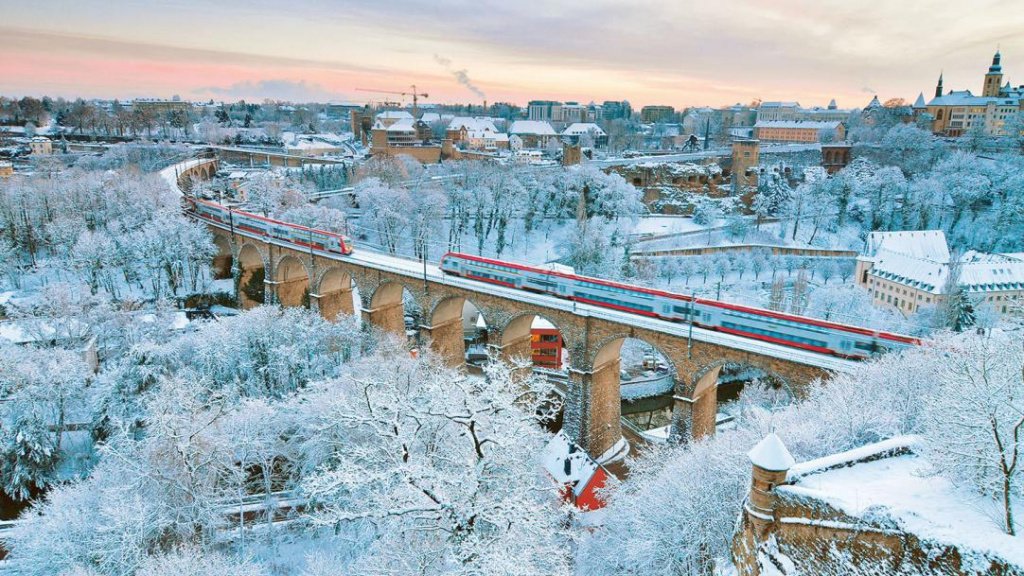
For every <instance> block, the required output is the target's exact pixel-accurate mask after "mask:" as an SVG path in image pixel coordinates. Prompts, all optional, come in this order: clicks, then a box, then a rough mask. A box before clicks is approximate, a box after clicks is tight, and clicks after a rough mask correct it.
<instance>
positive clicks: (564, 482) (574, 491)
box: [541, 432, 610, 511]
mask: <svg viewBox="0 0 1024 576" xmlns="http://www.w3.org/2000/svg"><path fill="white" fill-rule="evenodd" d="M541 462H543V465H544V469H545V470H546V471H547V473H548V474H549V475H550V476H551V478H552V479H553V480H554V481H555V482H557V483H558V485H559V486H560V487H561V489H560V492H561V494H562V498H564V499H565V501H566V502H569V503H571V504H573V505H574V506H576V507H577V508H579V509H580V510H583V511H588V510H599V509H601V508H604V506H605V501H604V500H602V499H601V498H600V497H599V496H598V491H599V490H600V489H601V488H604V486H605V484H606V483H607V482H608V477H609V475H610V474H609V472H608V470H606V469H605V468H604V466H601V465H600V464H598V463H597V462H595V461H594V459H593V458H591V457H590V456H589V455H588V454H587V452H586V451H585V450H583V449H582V448H580V447H579V446H577V445H576V444H575V443H574V442H572V441H571V440H569V438H567V437H566V436H565V434H563V433H562V432H559V433H558V434H555V436H554V438H552V439H551V442H549V443H548V445H547V446H546V447H545V448H544V453H543V454H542V455H541Z"/></svg>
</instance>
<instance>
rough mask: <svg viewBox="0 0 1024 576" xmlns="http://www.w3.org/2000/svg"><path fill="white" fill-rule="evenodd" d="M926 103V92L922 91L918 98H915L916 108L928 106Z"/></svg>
mask: <svg viewBox="0 0 1024 576" xmlns="http://www.w3.org/2000/svg"><path fill="white" fill-rule="evenodd" d="M926 107H927V106H926V105H925V103H924V92H920V93H918V95H917V100H914V108H926Z"/></svg>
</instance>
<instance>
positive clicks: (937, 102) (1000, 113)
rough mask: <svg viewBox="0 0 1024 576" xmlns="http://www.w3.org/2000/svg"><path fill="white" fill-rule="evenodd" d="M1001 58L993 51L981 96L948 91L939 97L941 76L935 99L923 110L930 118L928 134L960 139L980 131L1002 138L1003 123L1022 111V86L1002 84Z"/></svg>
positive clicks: (1023, 105) (1004, 133)
mask: <svg viewBox="0 0 1024 576" xmlns="http://www.w3.org/2000/svg"><path fill="white" fill-rule="evenodd" d="M1001 60H1002V55H1001V54H1000V53H999V52H998V51H997V52H996V53H995V56H993V57H992V65H991V66H989V69H988V72H986V73H985V77H984V79H983V81H982V92H981V96H975V95H974V94H972V93H971V91H970V90H950V91H949V92H948V93H946V94H943V87H942V74H939V81H938V83H937V84H936V86H935V97H934V98H933V99H932V100H931V101H930V102H928V105H927V107H926V110H927V112H928V114H929V115H931V117H932V132H934V133H936V134H941V135H944V136H954V137H955V136H962V135H964V134H965V133H967V131H969V130H971V129H981V130H983V131H984V133H985V134H986V135H988V136H1005V135H1007V132H1006V121H1007V120H1008V119H1009V118H1011V117H1012V116H1014V115H1016V114H1019V113H1022V111H1024V85H1021V86H1017V87H1016V88H1015V87H1013V86H1011V85H1010V83H1009V82H1006V83H1005V84H1004V83H1003V67H1002V61H1001Z"/></svg>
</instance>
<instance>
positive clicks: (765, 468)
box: [745, 432, 796, 541]
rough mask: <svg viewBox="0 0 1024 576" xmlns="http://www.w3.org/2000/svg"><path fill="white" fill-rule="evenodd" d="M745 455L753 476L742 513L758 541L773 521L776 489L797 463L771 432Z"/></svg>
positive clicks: (762, 537)
mask: <svg viewBox="0 0 1024 576" xmlns="http://www.w3.org/2000/svg"><path fill="white" fill-rule="evenodd" d="M747 455H748V456H749V457H750V464H751V472H752V474H751V480H750V492H749V493H748V495H747V504H746V506H745V511H746V513H747V517H748V518H749V519H750V522H751V524H752V526H753V527H754V533H755V534H756V537H757V539H758V540H759V541H760V540H763V539H764V537H765V535H766V534H767V533H768V529H769V528H770V527H771V525H772V523H773V522H775V493H774V490H775V487H776V486H778V485H779V484H785V483H786V473H787V472H789V469H790V468H792V467H793V464H795V463H796V461H795V460H793V456H792V455H791V454H790V453H789V450H788V449H787V448H786V445H785V444H783V443H782V440H781V439H780V438H779V437H778V436H777V435H776V434H775V433H774V432H772V433H770V434H768V435H767V436H765V437H764V440H761V441H760V442H758V443H757V446H754V447H753V449H751V450H750V452H748V453H747Z"/></svg>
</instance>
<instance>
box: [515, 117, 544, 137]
mask: <svg viewBox="0 0 1024 576" xmlns="http://www.w3.org/2000/svg"><path fill="white" fill-rule="evenodd" d="M508 133H509V134H530V135H537V136H554V135H555V129H554V128H552V127H551V124H548V123H547V122H544V121H543V120H516V121H515V122H513V123H512V126H510V127H509V129H508Z"/></svg>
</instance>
